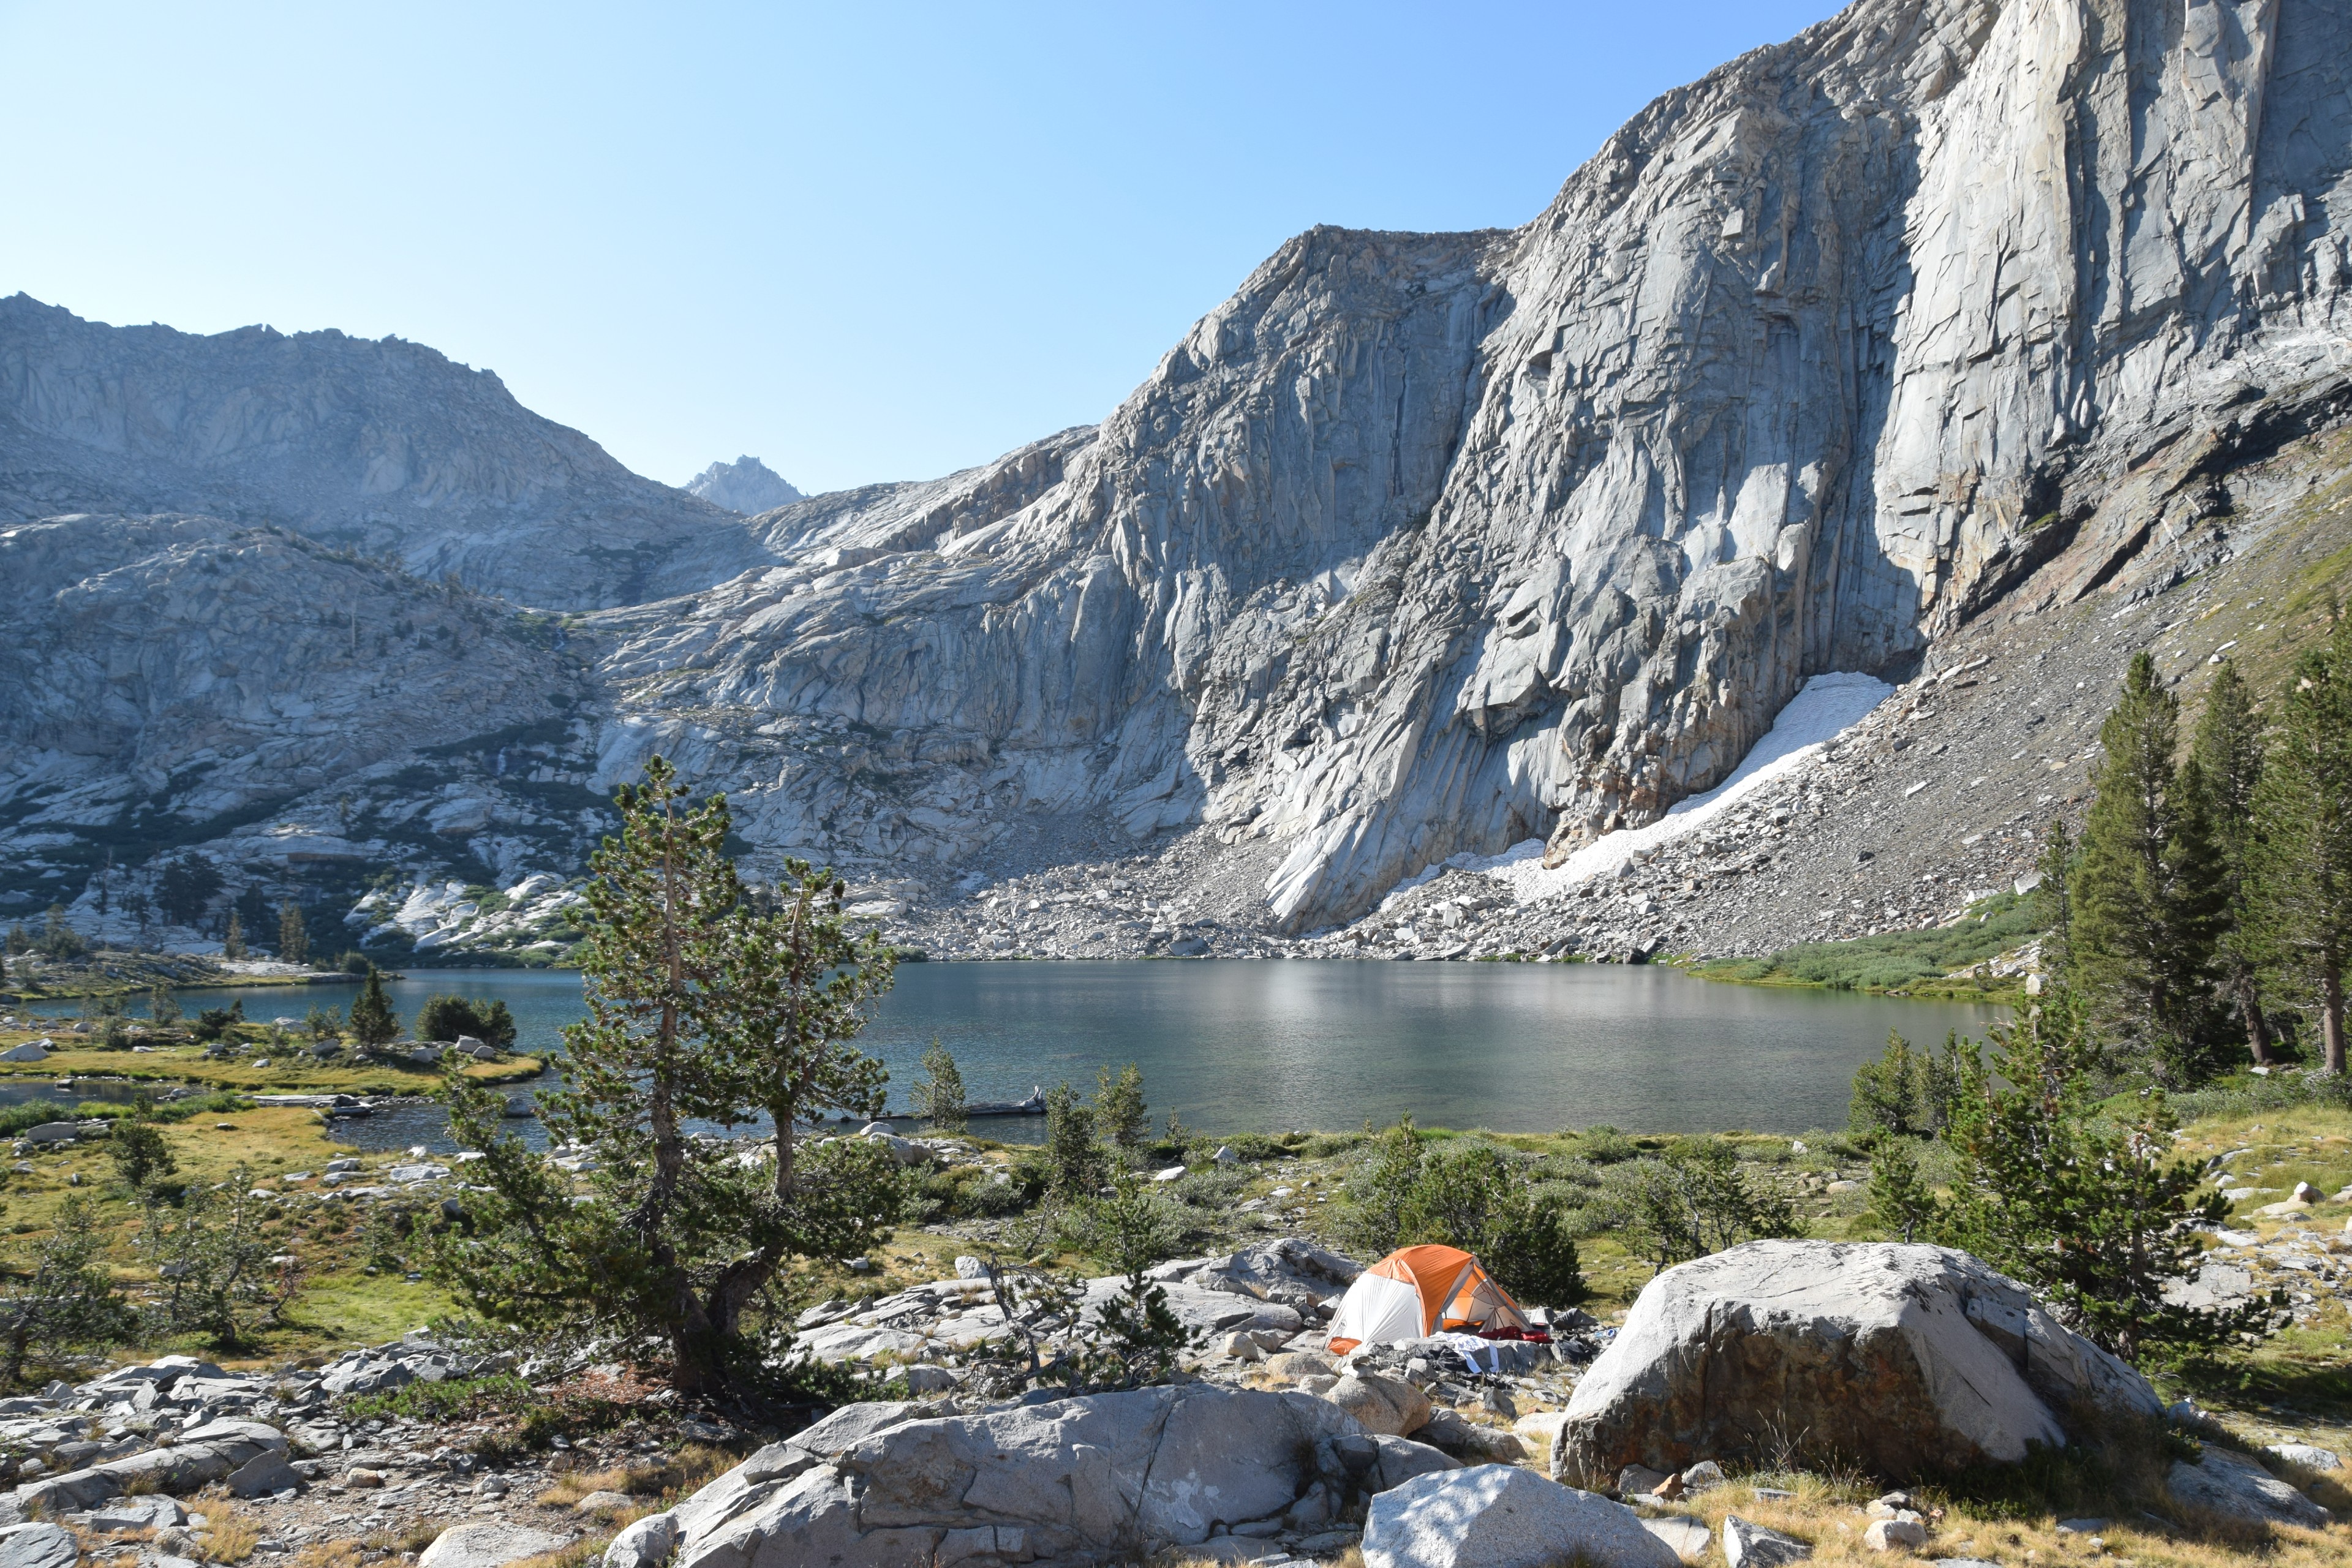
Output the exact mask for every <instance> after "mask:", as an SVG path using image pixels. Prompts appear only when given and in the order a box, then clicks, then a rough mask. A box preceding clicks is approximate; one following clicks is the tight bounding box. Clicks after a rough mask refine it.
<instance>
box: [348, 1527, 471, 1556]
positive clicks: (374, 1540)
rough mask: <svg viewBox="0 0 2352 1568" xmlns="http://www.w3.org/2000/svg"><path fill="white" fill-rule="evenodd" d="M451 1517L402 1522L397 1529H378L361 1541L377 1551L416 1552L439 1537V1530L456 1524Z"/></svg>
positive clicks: (422, 1549)
mask: <svg viewBox="0 0 2352 1568" xmlns="http://www.w3.org/2000/svg"><path fill="white" fill-rule="evenodd" d="M457 1522H458V1521H456V1520H453V1519H421V1520H418V1521H415V1523H413V1524H404V1525H402V1526H401V1527H400V1528H399V1529H398V1530H379V1531H376V1532H375V1533H374V1534H373V1535H371V1536H369V1537H368V1538H367V1539H366V1540H365V1541H364V1542H361V1544H362V1545H363V1546H369V1547H373V1548H374V1549H375V1550H376V1551H378V1552H394V1553H400V1552H422V1551H424V1550H425V1548H426V1547H428V1546H430V1545H432V1544H433V1543H434V1542H436V1541H438V1540H440V1539H441V1532H442V1531H445V1530H447V1529H449V1528H450V1527H451V1526H453V1525H455V1524H457Z"/></svg>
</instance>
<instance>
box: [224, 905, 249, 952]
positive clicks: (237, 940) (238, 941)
mask: <svg viewBox="0 0 2352 1568" xmlns="http://www.w3.org/2000/svg"><path fill="white" fill-rule="evenodd" d="M221 956H222V957H223V958H243V957H244V956H245V922H244V921H240V920H238V919H237V918H236V910H234V909H231V910H229V912H228V931H227V932H226V934H225V935H223V936H222V938H221Z"/></svg>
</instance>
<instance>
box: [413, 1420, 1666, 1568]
mask: <svg viewBox="0 0 2352 1568" xmlns="http://www.w3.org/2000/svg"><path fill="white" fill-rule="evenodd" d="M802 1436H803V1437H805V1436H807V1434H805V1433H804V1434H803V1435H802ZM1362 1437H1363V1432H1362V1429H1361V1428H1360V1427H1359V1426H1357V1425H1356V1423H1355V1422H1354V1421H1353V1420H1352V1419H1350V1418H1349V1416H1348V1415H1347V1414H1346V1413H1345V1412H1343V1411H1341V1410H1339V1408H1338V1407H1337V1406H1335V1405H1329V1404H1328V1403H1326V1402H1324V1401H1322V1400H1319V1399H1315V1398H1312V1397H1310V1396H1308V1395H1306V1394H1272V1393H1265V1392H1261V1391H1257V1390H1248V1389H1230V1388H1223V1387H1219V1386H1217V1385H1215V1384H1184V1385H1181V1386H1178V1387H1163V1388H1145V1389H1138V1390H1135V1391H1134V1392H1132V1393H1126V1394H1095V1395H1090V1396H1087V1397H1083V1398H1075V1399H1065V1400H1056V1401H1054V1402H1051V1403H1048V1404H1044V1405H1032V1406H1028V1407H1026V1408H1023V1409H1016V1410H1008V1411H1001V1412H997V1413H995V1414H992V1415H970V1416H954V1417H947V1418H930V1419H920V1420H911V1421H907V1422H904V1423H901V1424H899V1425H897V1426H890V1427H888V1428H887V1429H885V1430H882V1431H879V1432H877V1433H875V1434H873V1435H872V1436H867V1437H866V1438H865V1439H863V1440H862V1441H860V1442H858V1443H856V1445H854V1446H853V1447H849V1448H847V1449H845V1451H843V1452H842V1453H840V1454H839V1455H838V1456H837V1457H836V1458H835V1461H834V1462H833V1463H831V1464H820V1465H815V1466H813V1467H811V1468H805V1469H803V1470H800V1471H799V1472H798V1473H797V1474H794V1475H791V1476H789V1477H786V1478H783V1479H753V1477H752V1475H751V1474H747V1471H750V1470H751V1467H750V1466H748V1465H746V1466H739V1467H738V1468H736V1469H734V1470H730V1471H729V1472H728V1473H727V1474H726V1475H724V1476H721V1477H720V1478H719V1479H717V1480H715V1481H713V1482H711V1483H710V1484H709V1486H707V1487H705V1488H703V1489H701V1490H700V1491H698V1492H697V1493H696V1494H695V1495H694V1496H693V1497H691V1498H688V1500H685V1501H684V1502H682V1503H680V1504H679V1505H678V1506H677V1508H676V1509H675V1510H672V1511H673V1513H674V1514H675V1516H676V1518H677V1524H678V1527H679V1542H678V1547H677V1558H676V1562H677V1564H678V1568H722V1565H723V1568H799V1565H800V1564H802V1563H827V1564H829V1565H830V1568H885V1565H896V1564H899V1563H933V1562H939V1563H945V1562H947V1561H949V1560H950V1558H953V1559H955V1560H958V1561H961V1560H963V1559H967V1558H981V1559H985V1558H991V1557H993V1558H997V1559H1002V1560H1006V1561H1016V1562H1026V1561H1029V1560H1031V1559H1032V1558H1040V1559H1046V1560H1055V1559H1062V1558H1084V1557H1093V1558H1102V1557H1107V1556H1110V1555H1113V1554H1116V1553H1136V1554H1148V1553H1149V1552H1154V1551H1157V1550H1159V1549H1160V1548H1161V1547H1164V1546H1181V1547H1194V1546H1198V1545H1200V1544H1201V1543H1202V1542H1205V1541H1207V1540H1208V1539H1209V1535H1210V1532H1211V1531H1212V1530H1213V1529H1216V1528H1218V1527H1220V1526H1223V1527H1225V1528H1227V1529H1229V1530H1234V1531H1236V1532H1237V1533H1238V1532H1242V1527H1244V1526H1248V1525H1252V1524H1255V1525H1258V1526H1259V1527H1260V1529H1261V1530H1262V1531H1263V1532H1264V1533H1265V1534H1272V1533H1274V1532H1275V1531H1276V1530H1278V1529H1279V1528H1280V1527H1281V1526H1280V1521H1281V1520H1282V1518H1283V1516H1284V1515H1286V1513H1288V1512H1290V1511H1291V1510H1292V1509H1293V1507H1294V1506H1295V1505H1296V1504H1297V1503H1299V1502H1300V1501H1301V1500H1304V1499H1306V1498H1307V1497H1308V1495H1309V1494H1310V1493H1311V1491H1312V1490H1313V1489H1314V1487H1315V1486H1316V1484H1317V1483H1318V1482H1322V1483H1323V1484H1324V1485H1325V1486H1326V1487H1327V1489H1328V1488H1331V1487H1336V1486H1339V1485H1342V1484H1344V1483H1345V1482H1346V1480H1347V1479H1348V1476H1349V1466H1348V1464H1347V1462H1346V1461H1345V1460H1344V1459H1343V1458H1342V1457H1341V1453H1340V1450H1339V1444H1340V1443H1341V1442H1342V1441H1343V1440H1350V1439H1352V1440H1355V1441H1356V1442H1358V1443H1360V1441H1361V1439H1362ZM1382 1457H1383V1458H1384V1457H1385V1456H1382ZM1358 1458H1361V1455H1360V1451H1359V1453H1358ZM1669 1559H1671V1554H1669ZM425 1568H437V1565H434V1564H426V1565H425Z"/></svg>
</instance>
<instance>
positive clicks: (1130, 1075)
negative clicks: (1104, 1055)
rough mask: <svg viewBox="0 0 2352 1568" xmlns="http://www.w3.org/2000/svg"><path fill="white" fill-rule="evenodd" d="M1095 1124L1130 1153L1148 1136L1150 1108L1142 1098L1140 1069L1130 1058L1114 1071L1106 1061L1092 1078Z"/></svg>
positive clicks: (1113, 1144)
mask: <svg viewBox="0 0 2352 1568" xmlns="http://www.w3.org/2000/svg"><path fill="white" fill-rule="evenodd" d="M1095 1125H1096V1126H1097V1128H1099V1129H1100V1130H1101V1131H1102V1135H1103V1136H1104V1137H1105V1138H1108V1140H1110V1142H1111V1145H1112V1146H1113V1147H1114V1148H1116V1149H1118V1150H1119V1151H1120V1152H1124V1153H1133V1152H1135V1151H1137V1150H1139V1149H1140V1148H1142V1147H1143V1143H1144V1140H1146V1139H1147V1138H1150V1136H1151V1108H1150V1106H1149V1105H1146V1104H1145V1103H1144V1100H1143V1069H1142V1068H1139V1067H1137V1066H1136V1065H1135V1064H1134V1063H1133V1062H1129V1063H1128V1064H1127V1066H1125V1067H1123V1068H1120V1069H1119V1070H1118V1072H1117V1073H1113V1072H1112V1071H1111V1070H1110V1066H1109V1064H1108V1063H1105V1064H1104V1065H1103V1067H1102V1068H1101V1069H1100V1070H1099V1072H1098V1073H1097V1076H1096V1079H1095Z"/></svg>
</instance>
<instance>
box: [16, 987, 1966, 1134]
mask: <svg viewBox="0 0 2352 1568" xmlns="http://www.w3.org/2000/svg"><path fill="white" fill-rule="evenodd" d="M388 989H389V990H390V992H391V994H392V998H393V1003H394V1006H395V1007H396V1008H397V1009H398V1011H399V1013H400V1015H401V1016H402V1018H403V1019H404V1020H409V1019H413V1018H415V1016H416V1011H417V1009H418V1008H419V1007H421V1006H423V1005H424V1004H425V999H426V998H427V997H429V996H432V995H435V994H442V993H447V994H457V995H464V996H474V997H482V998H491V997H496V998H499V999H501V1000H503V1001H504V1002H505V1003H506V1005H507V1006H508V1008H509V1010H510V1011H511V1012H512V1014H513V1015H514V1017H515V1021H516V1024H517V1026H518V1030H519V1038H518V1041H517V1049H518V1050H520V1051H522V1052H524V1053H527V1054H531V1055H538V1054H541V1053H544V1052H548V1051H551V1050H553V1049H555V1048H558V1047H560V1044H561V1038H562V1028H563V1026H565V1025H566V1024H569V1023H572V1022H573V1021H575V1020H576V1019H578V1018H579V1017H581V1016H582V1015H583V1004H582V1000H581V978H580V976H579V975H578V974H577V973H573V972H571V971H563V970H510V969H463V970H441V971H435V970H411V971H408V972H406V973H405V974H404V977H403V978H401V979H399V980H397V981H394V982H391V983H390V984H389V986H388ZM352 992H353V988H352V987H351V986H348V985H315V986H303V987H293V986H256V987H250V988H217V989H214V988H207V989H205V990H201V991H197V990H191V991H188V992H186V993H184V994H183V996H182V999H181V1005H182V1006H183V1008H184V1009H185V1010H187V1011H189V1012H191V1013H193V1012H194V1011H195V1010H196V1009H197V1008H199V1007H218V1006H226V1005H228V1000H229V998H231V997H233V996H241V997H242V998H243V999H244V1002H245V1013H246V1016H247V1017H248V1018H251V1019H254V1020H257V1021H260V1020H267V1019H270V1018H274V1017H294V1018H299V1017H300V1016H301V1015H302V1014H303V1013H305V1012H306V1011H307V1010H308V1009H309V1008H310V1006H311V1005H315V1004H325V1005H332V1006H338V1007H340V1006H344V1005H348V1004H349V1001H350V998H351V996H352ZM35 1010H36V1011H37V1012H42V1013H50V1014H61V1015H70V1014H73V1013H75V1012H77V1011H78V1010H79V1006H78V1005H77V1004H72V1003H58V1004H49V1005H43V1006H40V1007H37V1008H36V1009H35ZM139 1010H140V1009H138V1008H136V1007H135V1006H134V1008H133V1011H134V1012H135V1011H139ZM2006 1012H2007V1010H2006V1009H2005V1008H2001V1007H1998V1006H1991V1005H1969V1004H1962V1003H1948V1002H1924V1001H1906V1000H1899V999H1890V998H1886V997H1879V996H1870V995H1864V994H1853V993H1848V992H1832V991H1815V990H1803V989H1794V988H1781V987H1763V986H1750V985H1738V984H1721V983H1717V982H1709V981H1705V980H1698V979H1694V978H1692V977H1690V976H1688V975H1685V974H1683V973H1679V972H1677V971H1675V970H1673V969H1670V968H1665V967H1652V966H1628V965H1620V964H1597V963H1558V964H1552V963H1545V964H1522V963H1381V962H1371V961H1365V962H1252V961H1246V960H1232V961H1227V960H1215V959H1204V960H1187V961H1174V962H1171V961H1164V960H1163V961H1158V962H1150V961H1145V962H1131V963H1054V962H1025V963H908V964H904V965H901V966H900V968H899V970H898V984H896V986H895V987H893V989H892V990H891V991H890V992H889V993H888V994H887V995H885V996H884V997H883V998H882V999H881V1000H880V1002H879V1003H878V1005H877V1006H876V1008H875V1010H874V1016H873V1019H872V1022H871V1023H870V1024H869V1026H867V1028H866V1032H865V1034H864V1036H863V1037H862V1044H863V1047H864V1048H865V1049H866V1050H868V1051H869V1052H872V1053H873V1054H875V1055H877V1056H879V1057H880V1058H882V1060H883V1061H884V1062H885V1063H886V1064H887V1066H888V1068H889V1069H890V1079H891V1089H890V1103H891V1108H892V1110H905V1109H906V1106H907V1103H908V1100H907V1088H908V1085H909V1084H910V1083H911V1082H913V1081H914V1079H915V1078H916V1075H917V1068H916V1063H917V1059H918V1058H919V1057H920V1056H921V1055H922V1053H923V1050H924V1049H925V1047H928V1046H929V1044H930V1042H931V1041H932V1040H934V1039H937V1040H939V1041H940V1043H941V1044H943V1045H945V1046H946V1047H948V1048H949V1049H950V1051H952V1052H953V1053H954V1054H955V1058H956V1061H957V1063H958V1065H959V1066H960V1067H961V1069H962V1072H963V1077H964V1082H965V1089H966V1092H967V1094H968V1095H969V1097H970V1098H971V1100H973V1101H981V1100H1008V1101H1017V1100H1024V1099H1026V1098H1028V1097H1029V1096H1030V1095H1031V1094H1032V1092H1033V1091H1034V1090H1035V1089H1040V1088H1046V1087H1050V1086H1052V1085H1054V1084H1056V1083H1061V1082H1065V1081H1067V1082H1068V1083H1070V1084H1072V1085H1073V1086H1075V1087H1076V1088H1078V1089H1082V1090H1090V1089H1092V1088H1093V1087H1094V1084H1095V1079H1096V1074H1097V1070H1098V1069H1099V1068H1102V1067H1104V1066H1106V1065H1108V1066H1110V1067H1113V1068H1117V1067H1119V1066H1122V1065H1124V1064H1126V1063H1128V1062H1133V1063H1135V1064H1136V1065H1137V1066H1138V1067H1139V1068H1141V1069H1142V1071H1143V1079H1144V1086H1145V1091H1146V1093H1147V1095H1148V1097H1149V1099H1150V1104H1151V1108H1152V1114H1153V1117H1154V1119H1155V1121H1157V1120H1161V1119H1164V1118H1165V1117H1166V1116H1167V1114H1168V1113H1169V1112H1170V1111H1171V1110H1172V1111H1174V1112H1176V1113H1177V1114H1179V1115H1180V1116H1181V1117H1182V1119H1183V1120H1184V1121H1185V1123H1186V1124H1188V1125H1190V1126H1192V1127H1197V1128H1200V1129H1202V1130H1203V1131H1210V1132H1240V1131H1284V1130H1287V1129H1292V1128H1305V1129H1314V1130H1323V1131H1332V1130H1350V1129H1354V1128H1359V1127H1361V1126H1363V1125H1364V1124H1365V1123H1366V1122H1367V1121H1370V1122H1372V1123H1375V1124H1379V1125H1386V1124H1387V1123H1389V1122H1391V1121H1394V1120H1396V1118H1398V1117H1399V1116H1401V1115H1403V1114H1405V1113H1408V1112H1410V1113H1411V1114H1412V1117H1413V1118H1414V1120H1415V1121H1417V1122H1419V1123H1420V1124H1421V1125H1423V1126H1424V1127H1454V1128H1474V1127H1476V1128H1486V1129H1490V1130H1492V1131H1502V1132H1544V1131H1560V1130H1562V1129H1567V1128H1582V1127H1590V1126H1593V1125H1596V1124H1600V1123H1607V1124H1609V1125H1612V1126H1615V1127H1620V1128H1623V1129H1625V1130H1628V1131H1646V1132H1686V1131H1719V1130H1729V1129H1746V1130H1748V1131H1764V1132H1783V1133H1796V1132H1802V1131H1807V1130H1809V1129H1813V1128H1833V1127H1839V1126H1843V1124H1844V1122H1845V1119H1846V1102H1847V1096H1848V1092H1849V1086H1850V1084H1851V1081H1852V1079H1853V1070H1854V1068H1855V1067H1856V1066H1858V1065H1859V1064H1860V1063H1862V1062H1863V1061H1864V1060H1866V1059H1868V1058H1872V1057H1874V1056H1876V1055H1877V1054H1878V1052H1879V1051H1880V1050H1882V1049H1883V1048H1884V1047H1885V1044H1886V1038H1887V1036H1888V1034H1889V1033H1890V1032H1896V1033H1900V1034H1902V1035H1904V1036H1906V1037H1908V1038H1910V1039H1912V1040H1914V1041H1915V1042H1916V1041H1921V1040H1927V1041H1937V1040H1940V1039H1941V1038H1942V1037H1943V1036H1944V1034H1945V1033H1946V1031H1948V1030H1958V1031H1959V1032H1960V1033H1961V1034H1962V1035H1974V1036H1978V1037H1981V1036H1982V1035H1983V1034H1984V1032H1985V1030H1986V1029H1987V1028H1988V1027H1989V1026H1991V1025H1993V1024H1996V1023H1998V1022H2000V1020H2001V1019H2002V1018H2003V1017H2004V1016H2006ZM553 1082H554V1078H553V1075H552V1074H550V1075H548V1076H547V1077H546V1078H544V1079H542V1080H541V1085H540V1086H526V1087H543V1086H552V1084H553ZM114 1087H116V1086H111V1085H108V1084H104V1083H102V1082H94V1081H92V1080H90V1079H79V1080H77V1081H76V1083H75V1084H74V1085H73V1086H71V1087H70V1088H68V1089H55V1088H52V1087H51V1086H48V1085H35V1084H28V1083H25V1082H23V1081H21V1080H19V1081H17V1082H15V1083H10V1084H7V1085H5V1086H0V1100H23V1099H28V1098H35V1097H41V1098H55V1099H57V1100H60V1101H64V1102H68V1103H70V1102H72V1101H75V1100H88V1099H104V1098H110V1095H109V1093H108V1090H109V1089H112V1088H114ZM130 1092H131V1091H130V1089H129V1088H128V1087H127V1086H124V1087H123V1088H122V1097H124V1098H127V1097H128V1095H129V1093H130ZM511 1125H514V1126H516V1128H517V1130H518V1131H520V1132H521V1133H522V1134H523V1135H524V1136H526V1137H528V1138H530V1139H531V1140H532V1141H534V1142H537V1141H540V1140H541V1138H543V1136H544V1135H543V1134H542V1133H541V1131H540V1130H539V1124H538V1123H537V1122H536V1121H520V1122H517V1123H513V1124H511ZM916 1125H917V1124H915V1123H912V1122H907V1123H904V1124H902V1130H908V1131H911V1130H913V1129H914V1128H915V1126H916ZM972 1131H975V1132H977V1133H980V1134H982V1135H983V1136H987V1137H991V1138H996V1139H1000V1140H1003V1141H1005V1142H1034V1141H1035V1140H1036V1139H1037V1138H1038V1137H1039V1136H1041V1135H1042V1133H1043V1131H1044V1119H1043V1118H1042V1117H1034V1116H1028V1117H1020V1116H1002V1117H989V1118H984V1119H981V1120H977V1121H974V1122H973V1124H972ZM335 1136H336V1137H337V1138H338V1140H339V1141H342V1142H350V1143H352V1145H354V1146H355V1147H359V1148H374V1149H390V1148H406V1147H409V1146H411V1145H415V1144H423V1145H425V1146H426V1147H427V1148H431V1149H435V1150H439V1151H446V1150H448V1149H450V1148H452V1147H454V1145H452V1144H451V1143H450V1142H449V1141H448V1139H447V1136H446V1130H445V1128H444V1125H443V1119H442V1115H441V1112H440V1110H439V1109H438V1108H437V1107H434V1106H430V1105H404V1106H400V1107H396V1108H388V1109H387V1110H384V1111H382V1112H380V1113H379V1114H377V1115H376V1116H374V1117H373V1118H371V1119H369V1120H366V1121H341V1122H338V1123H337V1124H336V1126H335Z"/></svg>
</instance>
